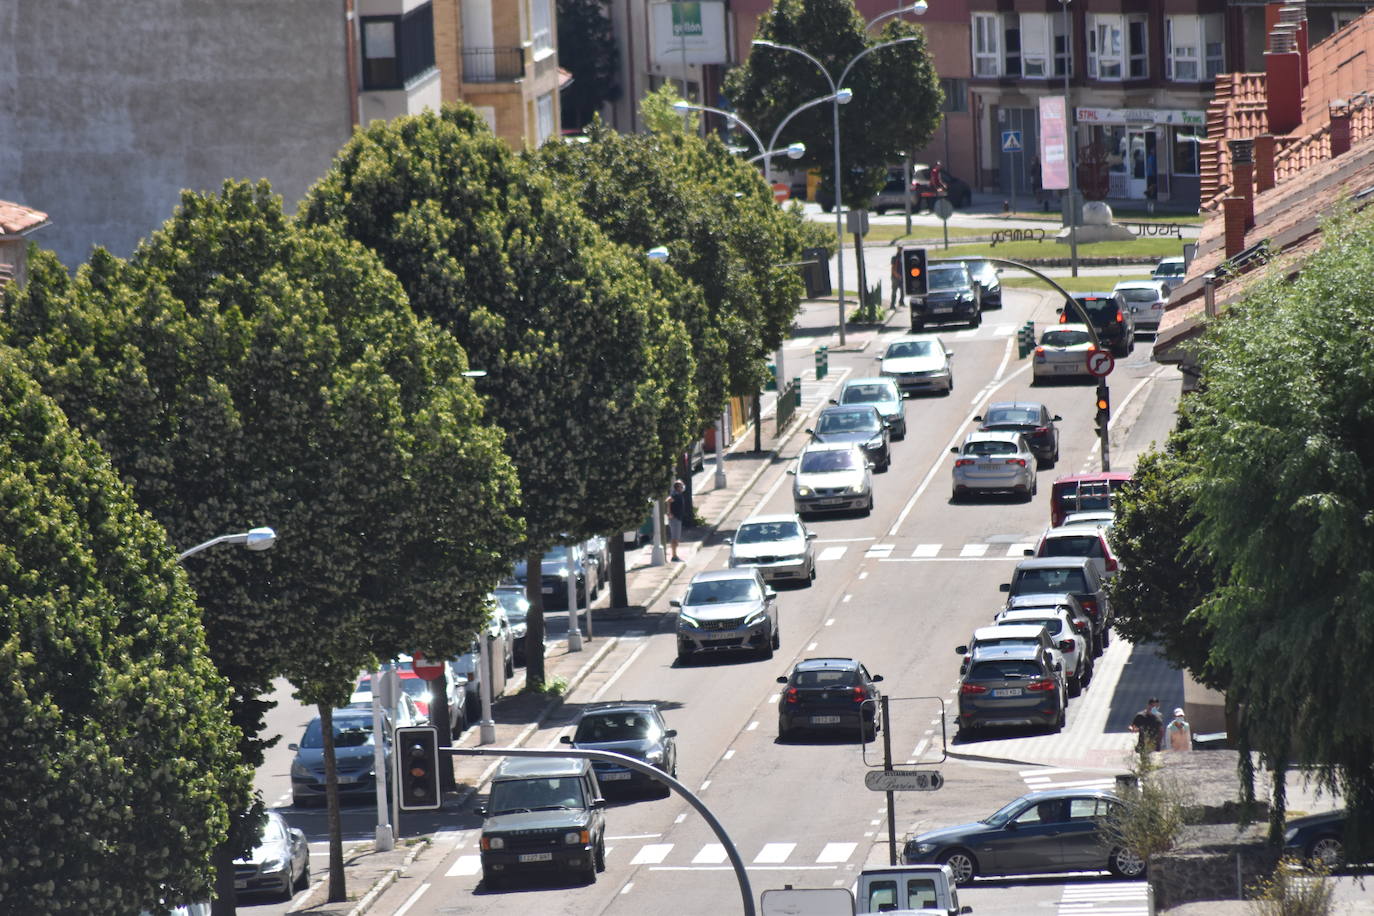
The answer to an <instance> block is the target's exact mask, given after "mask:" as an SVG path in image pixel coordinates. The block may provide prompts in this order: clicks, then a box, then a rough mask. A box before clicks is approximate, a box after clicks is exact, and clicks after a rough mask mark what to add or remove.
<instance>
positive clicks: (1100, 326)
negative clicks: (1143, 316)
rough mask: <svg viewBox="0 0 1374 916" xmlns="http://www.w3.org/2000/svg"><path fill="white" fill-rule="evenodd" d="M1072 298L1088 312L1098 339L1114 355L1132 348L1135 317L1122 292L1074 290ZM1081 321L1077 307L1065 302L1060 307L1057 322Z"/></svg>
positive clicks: (1122, 354)
mask: <svg viewBox="0 0 1374 916" xmlns="http://www.w3.org/2000/svg"><path fill="white" fill-rule="evenodd" d="M1073 299H1074V301H1075V302H1077V303H1078V304H1079V306H1081V307H1082V309H1083V311H1085V312H1087V313H1088V318H1089V320H1090V321H1091V322H1092V326H1093V328H1094V329H1096V331H1097V339H1098V341H1099V342H1100V343H1101V344H1102V346H1104V347H1107V348H1109V349H1110V350H1111V351H1112V355H1113V356H1126V355H1127V354H1129V353H1130V352H1131V351H1132V350H1134V349H1135V316H1134V315H1132V314H1131V310H1130V307H1129V306H1128V305H1127V304H1126V299H1125V297H1124V296H1122V294H1121V293H1074V294H1073ZM1082 320H1083V316H1082V315H1080V314H1079V313H1078V309H1076V308H1072V307H1071V306H1069V305H1068V304H1067V303H1066V304H1065V305H1064V307H1063V308H1061V309H1059V323H1060V324H1074V323H1077V322H1080V321H1082Z"/></svg>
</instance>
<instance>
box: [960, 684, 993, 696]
mask: <svg viewBox="0 0 1374 916" xmlns="http://www.w3.org/2000/svg"><path fill="white" fill-rule="evenodd" d="M959 692H960V693H964V694H975V693H987V692H988V689H987V688H986V687H984V686H983V685H981V684H960V685H959Z"/></svg>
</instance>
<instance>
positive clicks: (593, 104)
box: [558, 0, 620, 129]
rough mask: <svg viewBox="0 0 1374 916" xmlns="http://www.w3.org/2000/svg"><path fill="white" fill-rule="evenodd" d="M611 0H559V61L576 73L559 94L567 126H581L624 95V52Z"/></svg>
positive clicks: (574, 127)
mask: <svg viewBox="0 0 1374 916" xmlns="http://www.w3.org/2000/svg"><path fill="white" fill-rule="evenodd" d="M609 7H610V0H558V60H559V62H560V63H561V64H562V65H563V66H564V67H566V68H567V69H568V72H570V73H571V74H572V76H573V79H572V83H571V84H570V85H568V86H566V87H564V88H563V89H561V90H560V91H559V93H558V99H559V104H560V105H561V106H562V111H561V114H562V121H563V127H564V128H565V129H569V128H571V129H576V128H580V127H582V126H584V125H586V124H588V123H590V122H591V119H592V116H593V115H595V114H596V113H597V112H599V111H600V110H601V106H602V105H605V104H606V103H607V102H614V101H616V100H617V99H619V98H620V53H619V49H618V48H617V47H616V43H615V32H614V30H613V29H612V28H611V17H610V10H609Z"/></svg>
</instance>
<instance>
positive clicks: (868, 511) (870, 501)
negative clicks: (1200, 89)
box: [864, 493, 873, 517]
mask: <svg viewBox="0 0 1374 916" xmlns="http://www.w3.org/2000/svg"><path fill="white" fill-rule="evenodd" d="M872 514H873V494H871V493H870V494H869V495H868V506H867V508H865V509H864V516H865V517H867V516H869V515H872Z"/></svg>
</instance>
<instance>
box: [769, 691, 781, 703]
mask: <svg viewBox="0 0 1374 916" xmlns="http://www.w3.org/2000/svg"><path fill="white" fill-rule="evenodd" d="M780 696H782V694H780V693H771V694H769V695H768V705H769V706H772V705H773V704H774V703H776V702H777V701H778V697H780Z"/></svg>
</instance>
